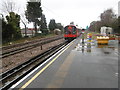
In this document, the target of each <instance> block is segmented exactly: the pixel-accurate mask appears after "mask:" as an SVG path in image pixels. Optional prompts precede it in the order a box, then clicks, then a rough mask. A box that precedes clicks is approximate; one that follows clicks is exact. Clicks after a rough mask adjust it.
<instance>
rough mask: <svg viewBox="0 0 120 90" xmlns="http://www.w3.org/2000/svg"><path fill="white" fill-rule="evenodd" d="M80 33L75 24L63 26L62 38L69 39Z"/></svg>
mask: <svg viewBox="0 0 120 90" xmlns="http://www.w3.org/2000/svg"><path fill="white" fill-rule="evenodd" d="M80 34H81V29H78V28H77V27H76V26H75V25H67V26H65V28H64V38H65V40H68V41H71V40H73V39H75V38H77V37H79V36H80Z"/></svg>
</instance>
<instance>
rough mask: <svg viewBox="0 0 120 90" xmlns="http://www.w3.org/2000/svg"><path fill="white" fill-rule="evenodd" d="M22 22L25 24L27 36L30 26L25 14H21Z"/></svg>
mask: <svg viewBox="0 0 120 90" xmlns="http://www.w3.org/2000/svg"><path fill="white" fill-rule="evenodd" d="M20 19H21V22H22V23H23V25H24V27H25V36H27V24H28V20H27V19H26V17H25V13H23V14H21V18H20Z"/></svg>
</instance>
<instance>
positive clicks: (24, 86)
mask: <svg viewBox="0 0 120 90" xmlns="http://www.w3.org/2000/svg"><path fill="white" fill-rule="evenodd" d="M72 44H73V43H71V44H70V45H69V46H68V47H66V49H64V50H63V51H62V52H61V53H60V54H58V55H57V56H56V57H55V58H54V59H53V60H52V61H51V62H49V63H48V64H47V65H46V66H45V67H44V68H43V69H42V70H40V71H39V72H38V73H37V74H36V75H35V76H34V77H32V78H31V79H30V80H29V81H28V82H27V83H25V84H24V85H23V86H22V87H21V88H26V87H27V86H28V85H29V84H30V83H31V82H32V81H33V80H35V79H36V78H37V77H38V76H39V75H40V74H41V73H42V72H43V71H44V70H45V69H46V68H48V67H49V66H50V65H51V64H52V63H53V62H54V61H55V60H56V59H57V58H58V57H59V56H60V55H61V54H62V53H63V52H65V50H67V49H68V48H69V47H70V46H71V45H72ZM20 90H21V89H20Z"/></svg>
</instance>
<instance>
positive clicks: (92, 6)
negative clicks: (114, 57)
mask: <svg viewBox="0 0 120 90" xmlns="http://www.w3.org/2000/svg"><path fill="white" fill-rule="evenodd" d="M14 1H15V2H17V3H18V4H20V7H21V9H20V13H21V12H23V10H24V8H25V5H26V1H27V0H26V1H25V0H14ZM118 1H120V0H41V3H42V9H43V13H44V14H45V16H46V19H47V23H49V21H50V19H55V20H56V23H62V24H63V25H64V26H65V25H68V24H69V23H70V22H72V21H73V22H74V23H75V24H77V25H78V26H79V27H83V28H86V26H87V25H88V26H89V24H90V22H92V21H97V20H99V19H100V18H99V16H100V14H101V13H102V12H103V11H104V10H106V9H108V8H113V10H114V12H115V13H116V14H118Z"/></svg>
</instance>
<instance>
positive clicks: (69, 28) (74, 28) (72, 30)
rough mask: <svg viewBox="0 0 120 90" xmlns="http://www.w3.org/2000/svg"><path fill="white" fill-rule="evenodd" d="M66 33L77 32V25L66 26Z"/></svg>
mask: <svg viewBox="0 0 120 90" xmlns="http://www.w3.org/2000/svg"><path fill="white" fill-rule="evenodd" d="M64 32H65V34H76V27H75V26H66V27H65V28H64Z"/></svg>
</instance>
